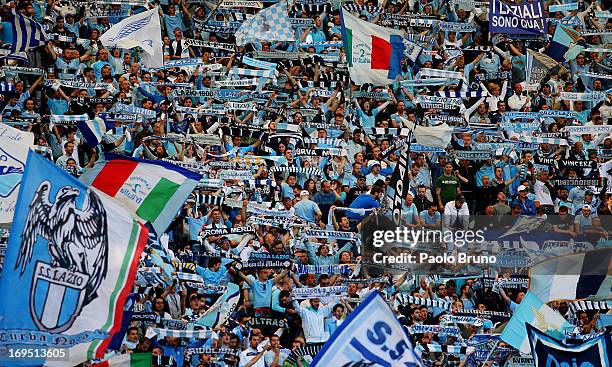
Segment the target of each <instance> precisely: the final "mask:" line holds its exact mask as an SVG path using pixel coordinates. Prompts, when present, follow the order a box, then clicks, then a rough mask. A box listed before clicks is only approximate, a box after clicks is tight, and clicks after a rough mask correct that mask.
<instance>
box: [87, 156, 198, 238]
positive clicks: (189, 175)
mask: <svg viewBox="0 0 612 367" xmlns="http://www.w3.org/2000/svg"><path fill="white" fill-rule="evenodd" d="M201 178H202V176H201V175H199V174H197V173H194V172H191V171H188V170H186V169H184V168H181V167H177V166H175V165H173V164H171V163H168V162H162V161H149V160H145V159H138V158H132V157H126V156H122V155H118V154H112V153H106V154H105V155H104V160H100V161H98V162H96V164H95V165H94V167H93V168H92V169H90V170H88V171H87V172H86V173H85V174H84V175H83V176H82V177H81V180H83V182H85V183H87V184H90V185H91V186H93V187H95V188H97V189H99V190H101V191H102V192H104V193H106V194H108V195H110V196H112V197H114V198H115V199H117V200H119V201H120V202H121V203H122V204H123V205H124V206H125V207H126V208H128V209H130V210H131V211H133V212H135V213H136V214H138V215H139V216H140V217H141V218H142V219H146V220H148V221H150V222H151V224H152V225H153V228H154V229H155V232H157V233H163V232H164V231H165V230H166V229H167V228H168V226H169V225H170V222H172V220H173V219H174V216H175V215H176V213H177V212H178V211H179V209H180V208H181V206H182V205H183V203H184V202H185V200H187V197H188V196H189V194H191V192H192V191H193V189H194V188H195V187H196V185H197V184H198V181H199V180H200V179H201Z"/></svg>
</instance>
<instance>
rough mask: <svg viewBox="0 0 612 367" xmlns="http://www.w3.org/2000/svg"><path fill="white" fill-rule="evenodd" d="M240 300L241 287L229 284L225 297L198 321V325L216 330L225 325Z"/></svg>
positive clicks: (218, 300)
mask: <svg viewBox="0 0 612 367" xmlns="http://www.w3.org/2000/svg"><path fill="white" fill-rule="evenodd" d="M239 299H240V287H239V286H238V285H236V284H234V283H227V290H226V291H225V293H224V294H223V296H221V297H219V298H218V299H217V301H216V302H215V303H214V304H213V305H212V306H210V308H209V309H208V310H206V312H205V313H204V314H203V315H202V316H201V317H200V318H199V319H198V320H197V321H196V324H198V325H201V326H206V327H209V328H212V329H215V328H217V327H219V326H221V325H223V324H224V323H225V322H226V321H227V320H228V319H229V317H230V314H231V313H232V312H233V311H234V309H235V308H236V305H237V304H238V300H239Z"/></svg>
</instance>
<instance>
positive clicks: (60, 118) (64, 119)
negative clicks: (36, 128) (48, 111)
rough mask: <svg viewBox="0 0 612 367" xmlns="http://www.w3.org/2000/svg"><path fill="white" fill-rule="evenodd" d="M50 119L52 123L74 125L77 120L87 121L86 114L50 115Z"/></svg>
mask: <svg viewBox="0 0 612 367" xmlns="http://www.w3.org/2000/svg"><path fill="white" fill-rule="evenodd" d="M50 121H51V122H52V123H54V124H62V125H76V124H77V123H79V122H87V121H89V116H87V114H85V113H84V114H82V115H51V116H50Z"/></svg>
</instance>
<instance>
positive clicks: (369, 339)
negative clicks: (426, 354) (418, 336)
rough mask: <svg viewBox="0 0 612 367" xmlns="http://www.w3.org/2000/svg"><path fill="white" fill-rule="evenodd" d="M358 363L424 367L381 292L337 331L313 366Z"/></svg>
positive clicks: (313, 362)
mask: <svg viewBox="0 0 612 367" xmlns="http://www.w3.org/2000/svg"><path fill="white" fill-rule="evenodd" d="M373 315H375V316H376V317H372V316H373ZM359 361H361V362H372V363H374V364H376V365H377V366H389V367H395V366H398V367H399V366H401V367H416V366H422V363H421V361H420V359H419V358H418V357H417V356H416V354H415V352H414V349H413V348H412V344H411V343H410V340H409V339H408V335H407V333H406V332H405V331H404V328H403V327H402V324H400V322H399V321H398V319H397V317H395V314H394V313H393V310H391V308H390V307H389V304H388V303H387V301H385V299H384V298H383V297H382V296H381V295H380V293H378V291H375V292H372V293H371V294H370V296H369V297H368V298H367V299H366V300H365V301H364V302H363V303H361V304H360V305H359V307H357V309H356V310H355V311H354V312H353V313H351V314H350V315H349V316H348V318H347V319H346V320H345V321H344V322H343V323H342V325H340V327H338V329H336V331H335V332H334V335H332V336H331V337H330V338H329V340H328V341H327V343H325V345H324V346H323V349H321V351H320V352H319V354H317V356H316V357H315V359H314V360H313V361H312V363H311V364H310V366H311V367H323V366H346V365H348V364H349V363H350V362H359Z"/></svg>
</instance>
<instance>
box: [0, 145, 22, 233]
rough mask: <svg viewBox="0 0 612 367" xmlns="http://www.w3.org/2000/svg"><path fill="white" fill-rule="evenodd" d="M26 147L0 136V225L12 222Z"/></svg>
mask: <svg viewBox="0 0 612 367" xmlns="http://www.w3.org/2000/svg"><path fill="white" fill-rule="evenodd" d="M28 151H29V148H28V145H26V144H22V143H20V142H17V141H14V140H11V139H8V138H5V137H2V136H0V224H9V223H12V222H13V214H14V213H15V207H16V203H17V194H18V193H19V185H20V184H21V178H22V176H23V171H24V169H25V165H26V159H27V158H28Z"/></svg>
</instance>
